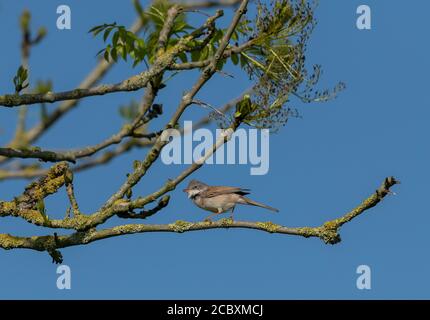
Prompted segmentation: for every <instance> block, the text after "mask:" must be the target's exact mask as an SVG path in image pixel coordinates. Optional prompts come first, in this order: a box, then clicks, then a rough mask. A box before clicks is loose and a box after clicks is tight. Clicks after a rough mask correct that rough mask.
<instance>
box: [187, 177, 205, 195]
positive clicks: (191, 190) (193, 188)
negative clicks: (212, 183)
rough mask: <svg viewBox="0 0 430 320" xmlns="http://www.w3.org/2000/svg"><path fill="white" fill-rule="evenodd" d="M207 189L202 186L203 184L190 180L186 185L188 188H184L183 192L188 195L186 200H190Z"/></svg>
mask: <svg viewBox="0 0 430 320" xmlns="http://www.w3.org/2000/svg"><path fill="white" fill-rule="evenodd" d="M207 187H208V185H207V184H204V183H203V182H200V181H197V180H191V181H190V183H189V184H188V187H186V188H185V189H184V190H183V191H184V192H186V193H188V198H192V197H195V196H196V195H198V194H199V193H200V192H202V191H204V190H206V189H207Z"/></svg>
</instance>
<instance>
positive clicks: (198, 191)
mask: <svg viewBox="0 0 430 320" xmlns="http://www.w3.org/2000/svg"><path fill="white" fill-rule="evenodd" d="M183 191H184V192H186V193H187V194H188V198H190V199H191V200H192V201H193V202H194V204H195V205H196V206H198V207H199V208H202V209H204V210H207V211H210V212H212V214H210V215H209V216H207V217H206V218H205V221H211V218H212V217H213V216H215V215H218V214H221V213H225V212H227V211H229V210H230V211H231V219H233V211H234V209H235V207H236V205H237V204H246V205H251V206H257V207H261V208H265V209H268V210H271V211H274V212H279V210H278V209H276V208H273V207H271V206H268V205H265V204H263V203H259V202H256V201H254V200H251V199H249V198H247V197H245V195H247V194H249V193H250V192H249V191H250V190H249V189H244V188H239V187H226V186H209V185H207V184H205V183H203V182H200V181H197V180H191V181H190V182H189V184H188V187H187V188H185V189H184V190H183Z"/></svg>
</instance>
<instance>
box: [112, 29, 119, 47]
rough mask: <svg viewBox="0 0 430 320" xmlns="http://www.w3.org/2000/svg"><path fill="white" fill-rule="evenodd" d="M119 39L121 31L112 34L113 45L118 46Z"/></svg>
mask: <svg viewBox="0 0 430 320" xmlns="http://www.w3.org/2000/svg"><path fill="white" fill-rule="evenodd" d="M118 39H119V32H118V31H116V32H115V33H114V34H113V36H112V45H113V47H116V46H117V44H118Z"/></svg>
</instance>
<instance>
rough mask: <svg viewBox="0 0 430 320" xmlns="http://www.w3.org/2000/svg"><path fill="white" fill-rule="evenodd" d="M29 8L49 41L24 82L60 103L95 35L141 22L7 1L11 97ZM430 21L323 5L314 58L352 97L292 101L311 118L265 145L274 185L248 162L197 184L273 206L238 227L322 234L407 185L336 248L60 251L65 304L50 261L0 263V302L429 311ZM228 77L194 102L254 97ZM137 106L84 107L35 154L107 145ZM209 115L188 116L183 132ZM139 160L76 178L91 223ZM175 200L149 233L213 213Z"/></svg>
mask: <svg viewBox="0 0 430 320" xmlns="http://www.w3.org/2000/svg"><path fill="white" fill-rule="evenodd" d="M363 3H366V4H368V5H369V6H370V7H371V9H372V30H368V31H360V30H358V29H357V28H356V25H355V21H356V18H357V14H356V8H357V7H358V6H359V5H360V4H363ZM60 4H67V5H69V6H70V7H71V9H72V29H71V30H67V31H60V30H57V29H56V26H55V22H56V18H57V14H56V8H57V6H58V5H60ZM23 8H28V9H30V10H31V12H32V16H33V20H32V24H33V26H34V27H38V26H40V25H44V26H45V27H47V29H48V36H47V38H46V39H45V40H44V41H43V43H42V44H40V45H39V46H37V47H36V48H34V49H33V51H32V55H31V59H30V68H31V78H32V80H36V79H52V80H53V82H54V89H55V90H56V91H59V90H67V89H71V88H73V87H75V86H76V85H77V84H78V83H79V82H80V81H81V79H83V77H84V76H85V75H86V74H87V72H88V70H90V68H92V67H93V66H94V65H95V63H96V58H95V54H96V52H97V51H98V50H99V49H100V48H101V47H102V42H101V40H100V39H93V38H92V36H90V35H89V34H88V33H87V31H88V30H89V29H90V28H91V27H93V26H94V25H97V24H101V23H104V22H113V21H116V22H117V23H118V24H124V25H129V24H130V23H131V21H132V20H134V12H133V8H132V5H131V1H116V2H114V1H110V2H106V1H99V0H97V1H91V2H90V1H85V2H84V1H77V0H74V1H72V0H68V1H43V2H40V1H19V2H18V1H5V0H0V21H1V22H0V24H1V28H0V36H1V38H2V43H3V45H2V54H1V59H0V88H1V90H0V92H1V93H2V94H3V93H8V92H11V91H12V90H13V86H12V78H13V76H14V74H15V72H16V69H17V67H18V66H19V64H20V58H19V28H18V17H19V14H20V13H21V12H22V10H23ZM429 10H430V3H428V2H427V1H418V0H415V1H409V2H408V3H407V4H406V2H405V1H399V0H393V1H371V0H368V1H365V2H363V1H353V0H350V1H343V0H332V1H329V2H328V1H321V4H320V5H319V7H318V9H317V11H316V15H317V20H318V25H317V27H316V29H315V31H314V33H313V36H312V38H311V41H310V46H309V50H308V59H307V61H308V62H312V63H318V64H322V66H323V68H324V74H323V77H322V79H321V86H322V87H331V86H333V85H335V84H336V83H337V82H338V81H344V82H345V83H346V84H347V89H346V90H345V91H343V92H342V93H341V94H340V96H339V97H338V98H337V99H336V100H334V101H330V102H328V103H323V104H305V105H304V104H301V103H299V102H298V101H293V102H292V103H293V104H292V106H294V107H296V108H298V110H299V112H300V114H301V116H302V118H299V119H292V120H291V121H289V122H288V125H287V126H286V127H284V128H282V129H281V130H280V131H279V132H278V133H277V134H273V135H271V137H270V139H271V140H270V146H271V149H270V170H269V173H268V174H267V175H264V176H251V175H249V166H247V165H212V166H205V167H203V168H202V169H201V170H200V171H198V172H196V173H195V175H194V176H193V177H195V178H197V179H200V180H203V181H205V182H207V183H209V184H218V185H219V184H223V185H240V186H243V187H248V188H251V189H252V190H253V194H252V195H253V197H252V198H254V199H256V200H258V201H262V202H265V203H269V204H270V205H273V206H274V207H277V208H279V209H280V213H278V214H276V215H271V213H269V212H266V211H265V210H263V209H261V210H260V209H258V208H255V209H254V208H247V207H240V208H238V209H237V210H236V217H237V219H241V220H256V221H261V220H263V221H264V220H268V219H270V220H272V221H273V222H276V223H280V224H283V225H287V226H314V225H315V226H316V225H319V224H321V223H322V222H324V221H326V220H328V219H332V218H335V217H337V216H339V215H342V214H343V213H345V212H346V211H348V210H349V209H351V208H353V207H354V206H355V205H357V204H358V203H360V201H361V200H363V199H364V198H366V197H367V196H368V195H370V194H371V193H372V192H373V191H374V190H375V189H376V188H377V187H378V186H379V185H380V183H381V182H382V181H383V179H384V178H385V177H386V176H390V175H394V176H395V177H397V178H398V179H399V180H401V182H402V184H401V185H399V186H396V187H395V191H396V193H397V195H395V196H389V197H387V198H386V199H385V200H384V201H383V202H382V203H381V204H379V205H378V206H377V207H375V208H373V209H371V210H369V211H367V212H366V213H364V214H363V215H362V216H360V217H359V218H357V219H356V220H354V221H352V222H351V223H348V224H347V225H345V226H344V227H343V228H342V229H341V236H342V242H341V243H339V244H337V245H335V246H331V245H325V244H324V243H323V242H322V241H320V240H318V239H304V238H299V237H292V236H286V235H273V234H266V233H263V232H257V231H252V230H212V231H202V232H193V233H185V234H157V233H153V234H141V235H131V236H124V237H117V238H112V239H107V240H104V241H99V242H96V243H93V244H90V245H87V246H79V247H72V248H66V249H63V250H62V253H63V255H64V258H65V264H67V265H68V266H70V267H71V270H72V289H71V290H62V291H60V290H58V289H57V288H56V278H57V274H56V268H57V266H56V265H54V264H51V259H50V257H49V256H48V255H47V254H46V253H39V252H34V251H29V250H13V251H0V261H1V268H0V270H1V272H0V288H1V290H0V298H8V299H9V298H33V299H34V298H36V299H42V298H53V299H77V298H84V299H86V298H119V299H163V298H164V299H167V298H171V299H173V298H182V299H186V298H202V299H205V298H218V299H221V298H227V299H228V298H249V299H268V298H270V299H306V298H311V299H329V298H340V299H377V298H387V299H390V298H429V297H430V295H429V293H428V287H429V284H430V276H429V273H428V267H429V264H430V259H429V257H428V255H427V246H428V238H427V232H428V225H429V223H430V217H429V215H428V205H427V203H426V199H427V198H428V190H429V188H428V185H427V179H429V178H430V174H429V170H428V164H429V160H430V159H429V157H430V152H429V147H428V142H427V134H428V129H427V128H428V118H429V117H430V111H429V108H428V107H429V103H428V96H427V95H428V71H429V70H430V68H429V67H430V62H429V60H428V57H429V56H430V46H429V44H428V40H426V39H428V34H427V33H428V24H427V22H426V21H427V20H428V19H427V13H428V12H429ZM230 16H231V15H229V14H227V15H226V17H225V20H224V21H228V20H227V19H228V17H230ZM229 70H230V71H231V72H233V73H234V74H235V76H236V78H235V79H229V78H225V77H222V76H219V75H217V76H216V77H215V78H214V81H213V82H211V83H210V84H209V85H208V86H207V87H206V88H205V89H204V90H203V91H202V93H201V95H200V97H201V98H204V99H205V101H208V102H210V103H211V104H213V105H222V103H223V102H225V101H228V100H229V99H231V98H234V97H236V96H237V95H238V94H240V92H241V90H243V89H245V88H247V87H248V86H249V83H248V82H247V80H246V76H244V75H243V74H242V75H241V72H240V70H238V69H229ZM135 72H136V70H133V69H131V68H130V66H129V64H126V63H123V62H121V63H119V65H117V66H116V67H115V68H114V69H112V70H111V72H109V73H108V75H107V76H106V78H105V79H104V80H103V82H106V83H113V82H117V81H120V80H122V79H124V78H126V77H128V76H130V75H132V74H133V73H135ZM195 79H196V74H195V73H192V72H190V73H188V74H186V75H184V76H179V77H178V78H177V79H175V80H172V82H171V83H170V85H169V86H170V88H167V89H166V90H165V94H163V95H161V96H160V97H159V102H161V103H163V104H164V105H165V106H169V105H173V106H174V105H175V104H176V103H177V102H178V99H179V97H180V95H181V92H182V91H183V90H185V89H187V87H189V86H190V85H191V84H192V83H193V81H194V80H195ZM140 94H141V93H140V92H135V93H131V94H126V93H121V94H112V95H109V96H103V97H97V98H89V99H86V100H85V101H83V102H82V103H81V104H80V105H79V107H77V108H76V109H75V110H73V111H72V112H71V113H70V114H69V116H68V117H67V118H65V119H63V120H61V121H60V122H58V123H57V124H56V125H55V126H54V127H53V128H52V129H51V130H50V131H49V132H48V133H47V134H46V135H45V136H44V137H43V138H42V139H41V140H39V141H38V143H37V144H38V145H39V146H42V147H44V148H51V149H56V148H74V147H80V146H84V145H88V144H91V143H96V142H98V141H101V140H102V139H104V138H105V137H106V136H108V135H110V134H112V133H114V132H116V131H117V130H118V128H119V127H120V125H121V124H122V120H121V119H119V118H118V112H117V108H118V106H119V105H121V104H126V103H127V102H128V101H129V100H130V99H131V98H135V99H139V97H140ZM49 108H50V109H52V108H54V105H50V106H49ZM30 110H31V111H30V113H29V115H30V119H29V122H30V123H31V122H34V121H36V120H37V117H38V111H37V110H38V108H37V107H35V108H33V107H32V108H31V109H30ZM165 110H166V112H171V111H172V110H171V109H169V108H166V109H165ZM207 112H208V111H207V110H205V109H202V108H198V107H192V108H191V110H189V111H188V112H186V114H185V115H184V118H183V119H184V120H188V119H197V118H198V117H200V116H204V115H205V114H206V113H207ZM16 116H17V110H16V109H7V108H0V128H1V132H0V144H4V143H5V142H6V141H8V139H9V138H10V135H11V134H12V132H13V130H14V123H15V120H16ZM144 156H145V150H134V151H133V152H131V153H129V154H127V155H124V156H122V157H120V158H117V159H116V160H115V161H113V162H112V163H110V164H109V165H107V166H103V167H99V168H97V169H94V170H92V171H87V172H85V173H82V174H79V175H76V177H75V184H76V185H75V188H76V193H77V198H78V200H79V203H80V206H81V208H82V210H83V211H84V212H92V211H93V210H96V209H97V208H98V207H99V206H100V205H101V204H102V203H103V202H104V201H105V200H106V199H107V198H108V197H109V195H110V194H111V193H112V192H114V191H115V189H116V188H118V187H119V186H120V185H121V183H122V182H123V181H124V178H125V174H126V173H127V172H129V171H130V170H131V166H132V161H133V160H134V159H142V158H143V157H144ZM182 169H183V166H165V165H163V164H160V163H158V164H157V165H156V166H154V167H153V168H152V169H151V172H150V173H149V175H148V176H147V177H146V180H145V181H142V183H140V184H139V185H138V186H137V187H136V189H135V191H134V194H135V195H140V194H142V195H144V194H147V193H149V192H151V191H153V190H155V189H156V188H158V187H159V186H160V181H165V179H167V178H169V177H174V176H176V175H177V174H178V173H179V172H180V171H181V170H182ZM26 183H27V182H26V181H12V182H10V181H9V182H0V197H1V199H10V198H12V197H13V196H14V195H17V194H19V193H20V192H22V188H23V186H24V185H25V184H26ZM180 189H182V185H181V186H180V187H179V188H178V190H177V191H174V192H172V194H171V197H172V198H171V203H170V205H169V206H168V207H167V208H166V209H165V210H163V211H162V212H160V213H159V214H158V215H157V216H155V217H153V218H151V221H149V220H148V221H147V222H148V223H149V222H152V223H169V222H172V221H175V220H178V219H182V220H190V221H198V220H201V219H202V218H203V217H204V216H205V215H206V212H203V211H202V210H200V209H198V208H196V207H194V206H193V205H192V203H191V202H190V201H189V200H188V199H187V198H186V197H185V196H184V194H183V193H182V192H181V191H180ZM66 205H67V200H66V196H65V194H64V193H63V192H61V193H60V194H58V195H56V196H54V197H51V198H49V200H48V201H47V210H48V214H50V216H55V217H58V218H59V217H61V216H63V214H64V212H65V208H66ZM119 222H121V221H119V220H114V221H112V222H109V225H113V224H115V223H119ZM47 232H49V231H47V230H43V229H39V228H34V227H33V226H31V225H28V224H27V223H25V222H23V221H17V219H11V218H3V219H2V220H1V221H0V233H12V234H16V235H33V234H46V233H47ZM361 264H366V265H368V266H370V268H371V270H372V289H371V290H364V291H362V290H358V289H357V288H356V285H355V284H356V279H357V276H358V275H357V274H356V273H355V271H356V268H357V266H358V265H361Z"/></svg>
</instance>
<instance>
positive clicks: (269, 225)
mask: <svg viewBox="0 0 430 320" xmlns="http://www.w3.org/2000/svg"><path fill="white" fill-rule="evenodd" d="M257 226H259V227H260V228H262V229H264V230H266V231H267V232H270V233H273V232H276V231H278V230H279V229H280V228H281V226H280V225H279V224H275V223H273V222H271V221H267V222H257Z"/></svg>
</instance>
